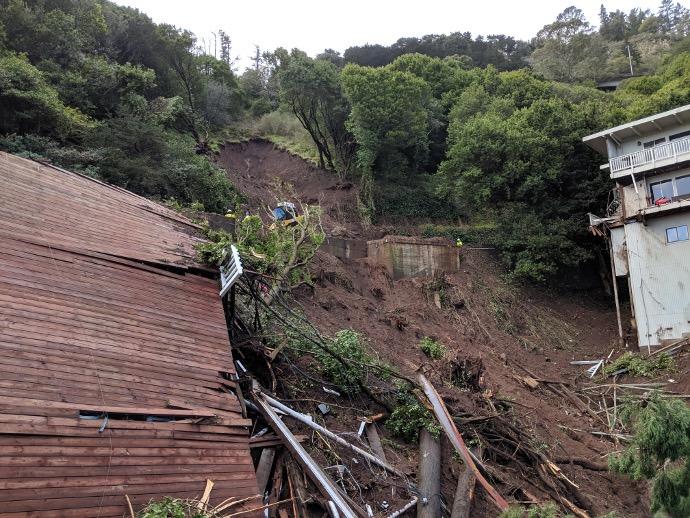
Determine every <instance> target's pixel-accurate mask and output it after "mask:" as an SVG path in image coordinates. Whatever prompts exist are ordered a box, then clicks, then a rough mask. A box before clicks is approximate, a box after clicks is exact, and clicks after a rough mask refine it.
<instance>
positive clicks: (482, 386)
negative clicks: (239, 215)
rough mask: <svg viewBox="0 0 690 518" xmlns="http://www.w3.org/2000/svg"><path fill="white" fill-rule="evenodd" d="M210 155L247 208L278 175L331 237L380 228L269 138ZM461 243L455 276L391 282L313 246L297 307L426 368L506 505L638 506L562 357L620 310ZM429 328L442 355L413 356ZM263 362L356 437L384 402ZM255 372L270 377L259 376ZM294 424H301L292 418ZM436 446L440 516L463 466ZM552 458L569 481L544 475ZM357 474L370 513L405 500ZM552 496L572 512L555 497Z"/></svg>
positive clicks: (403, 368) (403, 363) (607, 326)
mask: <svg viewBox="0 0 690 518" xmlns="http://www.w3.org/2000/svg"><path fill="white" fill-rule="evenodd" d="M219 163H220V165H222V166H223V167H224V168H226V170H227V171H228V175H229V178H230V179H231V181H232V182H233V183H234V184H235V185H236V186H237V187H238V188H239V189H240V190H242V191H243V192H244V193H245V194H246V196H247V198H248V199H249V206H248V210H249V211H250V212H253V211H263V210H264V207H267V206H269V205H271V204H272V203H273V201H274V197H273V195H272V194H271V191H272V187H273V186H275V185H276V179H279V180H280V182H287V183H290V184H291V185H292V186H293V188H294V196H295V197H296V198H297V199H299V200H302V201H304V202H308V203H319V204H321V205H322V208H323V211H324V218H323V224H324V227H325V230H326V233H327V234H337V235H345V236H350V237H354V238H359V239H364V238H365V237H380V236H381V235H382V234H383V233H384V232H385V229H381V228H376V227H373V228H369V229H366V230H364V229H363V228H362V227H361V226H360V225H359V224H358V223H357V218H356V211H355V199H356V198H355V196H356V192H355V187H353V186H351V185H348V184H343V183H342V182H340V181H339V180H338V179H337V178H336V177H335V176H334V175H333V174H332V173H328V172H325V171H321V170H319V169H318V168H315V167H312V166H310V165H307V164H306V163H304V162H302V161H301V160H300V159H299V158H296V157H293V156H290V155H288V154H287V153H285V152H283V151H280V150H277V149H275V148H274V147H273V145H272V144H270V143H267V142H262V141H250V142H247V143H243V144H230V145H227V146H225V148H224V149H223V150H222V152H221V153H220V156H219ZM460 253H461V268H460V271H458V272H455V273H450V274H440V275H435V276H433V277H414V278H403V279H393V278H392V276H391V275H390V272H388V271H387V270H386V269H385V267H383V266H382V265H381V264H378V263H377V262H376V261H374V260H372V259H371V258H366V257H364V258H360V259H354V260H344V259H339V258H336V257H334V256H332V255H330V254H329V253H327V252H325V251H320V252H318V253H317V256H316V257H315V260H314V261H313V264H312V278H313V280H314V284H313V286H311V287H310V286H303V287H301V288H300V289H298V290H297V291H296V292H295V293H294V297H295V307H296V308H301V310H302V311H303V312H304V315H306V316H307V317H308V319H309V321H311V322H312V323H313V324H314V325H316V326H317V327H318V329H319V331H320V332H321V333H323V334H324V335H328V336H333V335H334V334H335V333H337V332H338V331H341V330H344V329H352V330H354V331H356V332H358V333H359V334H360V335H361V336H362V337H363V338H364V341H365V344H366V347H367V348H368V349H369V350H370V352H371V354H372V355H374V356H375V357H377V358H379V359H380V360H381V361H382V362H384V363H387V364H390V365H392V366H394V367H396V368H397V369H398V370H399V371H400V372H401V373H403V374H404V375H406V376H410V377H413V376H414V373H415V372H418V371H423V372H425V373H426V375H427V376H428V377H429V379H430V380H432V382H433V383H434V384H435V386H436V387H437V388H438V390H439V392H440V393H441V395H442V396H443V398H444V400H445V402H446V404H447V405H448V406H449V409H450V410H451V412H452V414H453V416H454V417H456V418H457V422H458V423H459V425H460V430H461V432H462V433H463V436H464V437H465V440H466V441H468V443H470V444H472V445H474V446H475V447H476V449H477V451H478V452H479V454H480V455H481V458H482V459H483V462H484V463H485V466H486V468H487V470H488V474H489V478H490V479H491V480H492V482H493V483H494V484H495V485H496V487H497V488H498V490H499V491H500V492H501V493H502V494H503V495H504V496H505V497H506V498H507V499H509V500H510V501H513V502H522V503H525V502H534V501H536V502H540V503H543V502H548V501H554V500H556V501H558V500H557V499H558V498H559V497H561V498H564V499H565V500H566V501H567V502H569V503H571V504H573V505H574V506H575V507H577V508H578V509H582V510H584V511H585V512H587V513H588V515H589V516H600V515H603V514H606V513H608V512H611V511H617V512H618V513H619V515H622V516H647V515H648V511H647V504H646V501H647V497H646V491H647V489H646V487H645V486H644V485H643V484H640V483H634V482H631V481H630V480H628V479H627V478H624V477H621V476H618V475H614V474H611V473H609V472H608V471H607V469H606V462H607V455H608V454H609V453H611V452H612V451H615V450H617V449H618V445H617V444H616V442H615V441H614V440H611V439H610V438H609V437H608V436H607V435H595V434H593V433H591V432H592V431H602V432H603V433H604V434H605V433H606V426H605V425H604V421H603V419H602V418H601V416H600V415H598V414H596V413H595V412H594V411H592V410H591V409H590V407H589V406H588V405H586V404H584V401H583V396H581V395H578V389H579V387H580V386H581V385H582V384H583V383H584V382H585V381H586V378H584V377H583V368H582V367H577V366H571V365H570V364H569V362H570V361H571V360H581V359H596V358H600V357H602V355H604V356H605V355H607V354H608V353H609V351H611V350H612V349H614V348H615V347H616V345H615V336H616V335H615V315H614V313H613V311H612V310H611V309H610V308H609V306H608V305H607V303H606V301H605V300H598V299H597V298H596V297H588V298H587V299H586V300H585V299H584V298H578V297H576V296H575V297H574V296H572V295H559V294H555V293H549V292H546V291H542V290H537V289H534V288H525V287H518V286H515V285H512V284H510V283H508V282H506V281H505V280H504V279H503V272H502V270H501V267H500V266H499V263H498V261H497V260H496V259H495V257H493V255H492V253H493V252H492V251H491V250H482V249H478V248H473V247H470V246H465V247H463V249H462V250H461V252H460ZM424 338H430V339H432V340H434V341H436V342H437V343H440V344H442V345H443V347H444V348H445V352H444V354H443V355H442V357H441V358H438V359H432V358H430V357H429V356H428V355H426V354H425V353H424V352H422V350H421V349H420V341H422V340H423V339H424ZM240 354H246V358H247V360H248V361H249V362H250V363H253V365H254V366H255V368H257V369H262V368H265V367H262V362H257V361H252V359H255V354H256V350H255V349H254V350H245V351H244V353H243V352H242V350H241V348H240ZM614 354H618V353H614ZM266 365H268V362H267V363H266ZM270 368H271V369H272V373H271V378H272V381H267V384H271V383H272V384H274V386H275V391H276V393H277V394H279V395H280V396H282V397H283V398H285V399H284V401H289V402H290V403H289V404H290V405H291V406H292V407H293V408H296V409H298V410H300V411H302V412H305V413H310V414H313V415H314V414H316V405H317V404H319V403H326V404H327V405H329V407H330V412H328V413H327V415H325V416H319V419H321V418H322V419H323V423H324V425H325V426H327V427H328V428H329V429H331V430H333V431H336V432H342V433H350V434H355V433H356V431H357V428H358V426H359V424H360V420H359V419H360V418H361V417H362V416H371V415H375V414H378V413H380V412H382V410H384V409H382V407H381V406H380V405H378V404H377V403H376V402H374V401H372V399H371V398H369V397H366V396H364V395H362V394H353V395H350V396H346V395H340V396H337V395H334V394H331V393H328V392H325V391H324V390H323V386H326V385H327V384H326V385H324V383H323V382H322V381H323V380H322V378H321V377H320V371H319V366H318V362H317V361H316V360H315V358H314V357H313V356H312V355H311V354H309V353H305V354H303V355H299V354H298V355H294V354H293V355H285V356H278V357H277V359H276V360H275V361H273V362H272V364H271V366H270ZM261 376H264V378H265V379H267V380H268V379H269V376H268V374H267V373H265V372H264V373H263V374H259V377H261ZM317 415H318V414H317ZM378 428H379V433H380V434H381V436H382V442H383V446H384V450H385V454H386V456H387V458H388V460H389V461H390V462H391V463H393V464H394V465H395V466H397V467H398V468H400V469H403V470H404V471H405V472H406V473H407V474H408V475H409V476H410V477H411V479H414V478H415V471H416V467H417V445H416V444H414V443H406V442H404V441H402V440H400V439H399V438H396V437H395V436H394V434H392V433H391V431H390V430H389V429H388V427H387V426H386V421H383V422H382V423H380V425H379V427H378ZM293 431H296V432H299V433H308V432H309V430H308V428H306V427H300V426H295V427H294V429H293ZM307 443H308V444H307V446H308V448H309V451H311V452H312V455H314V457H315V459H317V460H318V461H320V462H321V463H322V465H323V466H329V465H333V464H334V463H335V464H339V463H341V462H342V463H343V464H348V465H350V467H351V468H352V465H351V464H349V462H348V461H347V459H345V458H344V457H343V459H345V460H343V459H340V460H337V461H336V460H334V459H333V458H332V457H331V456H330V455H329V454H328V451H327V450H326V449H324V448H323V446H322V445H320V444H319V440H318V439H317V438H315V437H314V436H312V439H311V441H307ZM442 447H443V454H442V457H443V462H442V466H443V477H442V497H443V502H444V505H445V506H446V507H445V509H446V510H447V512H444V515H448V513H449V509H450V506H452V502H453V496H454V493H455V486H456V483H457V477H458V474H459V473H460V472H461V471H462V469H463V468H462V464H461V463H460V461H459V459H458V457H457V456H455V455H454V454H453V449H452V447H451V446H450V445H449V443H448V442H447V441H446V440H445V439H444V440H443V441H442ZM548 462H553V463H554V465H556V466H557V467H558V468H557V469H560V470H562V475H565V477H567V480H568V481H569V483H565V484H564V483H563V481H562V480H563V479H561V480H556V479H558V478H559V477H557V476H554V473H553V472H551V473H547V472H545V471H544V470H545V469H546V468H545V466H548ZM353 472H354V473H358V477H360V478H359V479H358V480H359V482H360V484H361V487H359V488H358V489H359V491H360V493H361V494H363V495H364V498H363V500H366V501H367V502H368V503H370V504H371V505H372V506H374V504H376V506H377V509H376V510H377V511H379V512H382V510H383V509H384V508H387V509H396V508H399V507H400V506H402V505H404V503H405V502H406V501H407V500H409V495H408V494H407V493H405V491H404V490H401V489H398V490H397V492H396V491H395V490H394V489H393V490H391V487H390V485H386V484H382V483H381V482H380V481H378V480H377V479H376V477H373V476H371V474H369V475H367V473H366V472H365V471H362V470H360V471H359V472H357V471H356V470H355V469H354V468H353ZM348 487H350V486H348ZM350 489H352V487H350ZM384 502H385V505H384ZM558 503H559V505H560V506H561V507H562V508H564V509H567V504H564V502H563V500H561V501H558ZM386 506H388V507H386ZM381 515H382V516H383V515H384V514H381ZM496 515H497V511H496V508H495V507H494V505H493V504H492V503H491V501H490V500H489V499H488V497H487V495H486V493H485V492H484V491H483V490H481V489H477V492H476V498H475V501H474V507H473V511H472V514H471V516H496Z"/></svg>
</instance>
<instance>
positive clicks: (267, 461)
mask: <svg viewBox="0 0 690 518" xmlns="http://www.w3.org/2000/svg"><path fill="white" fill-rule="evenodd" d="M275 456H276V450H275V448H264V449H263V450H262V451H261V458H260V459H259V465H258V466H257V468H256V483H257V485H258V487H259V494H260V495H263V494H264V493H265V492H266V486H267V485H268V479H269V476H270V474H271V468H272V467H273V459H274V458H275Z"/></svg>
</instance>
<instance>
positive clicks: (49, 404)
mask: <svg viewBox="0 0 690 518" xmlns="http://www.w3.org/2000/svg"><path fill="white" fill-rule="evenodd" d="M0 404H4V405H17V406H29V407H31V406H37V407H39V408H65V409H74V410H81V411H85V412H109V413H111V414H132V415H158V416H186V417H216V416H217V414H215V413H213V412H211V411H210V410H204V409H196V410H175V409H172V408H146V407H126V406H111V405H78V404H74V403H61V402H59V401H45V400H41V399H30V398H16V397H11V396H0Z"/></svg>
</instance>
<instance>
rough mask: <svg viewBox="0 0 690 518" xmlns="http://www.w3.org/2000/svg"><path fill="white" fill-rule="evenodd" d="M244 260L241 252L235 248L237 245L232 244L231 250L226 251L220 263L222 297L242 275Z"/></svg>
mask: <svg viewBox="0 0 690 518" xmlns="http://www.w3.org/2000/svg"><path fill="white" fill-rule="evenodd" d="M243 271H244V270H243V269H242V261H240V253H239V252H238V251H237V248H235V245H230V251H229V252H226V258H225V259H224V260H223V263H222V264H221V265H220V297H221V298H223V296H225V294H226V293H227V292H228V291H229V290H230V288H232V285H233V284H235V281H237V279H239V278H240V275H242V272H243Z"/></svg>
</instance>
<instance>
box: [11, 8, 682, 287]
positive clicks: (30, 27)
mask: <svg viewBox="0 0 690 518" xmlns="http://www.w3.org/2000/svg"><path fill="white" fill-rule="evenodd" d="M689 31H690V16H689V14H688V10H687V9H686V8H684V7H682V6H681V5H680V4H673V3H672V2H670V1H669V0H664V1H663V2H662V4H661V6H660V7H659V9H658V10H657V11H656V12H651V11H648V10H641V9H633V10H632V11H630V12H628V13H624V12H621V11H614V12H608V11H606V9H605V8H603V7H602V11H601V16H600V25H599V27H598V29H595V28H594V27H592V26H591V25H590V24H589V23H588V22H587V20H586V19H585V18H584V16H583V14H582V12H581V11H580V10H579V9H577V8H575V7H569V8H568V9H566V10H565V11H564V12H563V13H561V14H560V15H559V16H558V19H557V20H555V21H554V22H553V23H551V24H548V25H546V26H545V27H544V28H543V29H542V30H541V31H539V33H538V34H537V35H536V36H535V38H534V39H533V40H532V41H529V42H524V41H518V40H515V39H514V38H511V37H509V36H505V35H495V36H489V37H486V38H482V37H474V38H473V37H472V36H471V35H470V34H469V33H453V34H450V35H428V36H424V37H422V38H402V39H400V40H398V42H396V43H395V44H393V45H391V46H389V47H386V46H380V45H365V46H361V47H352V48H350V49H347V50H346V51H345V52H344V54H343V55H342V56H341V55H340V54H339V53H337V52H335V51H333V50H326V51H324V53H322V54H320V55H319V56H317V57H316V58H312V57H309V56H307V55H306V54H305V53H304V52H302V51H300V50H299V49H293V50H291V51H288V50H286V49H283V48H279V49H276V50H274V51H270V52H268V51H265V52H261V51H260V49H257V53H256V57H255V60H254V63H253V66H252V67H250V68H249V69H247V70H246V71H245V72H244V73H242V74H241V75H238V74H237V72H236V71H235V70H234V62H233V58H232V46H231V40H230V37H229V36H228V35H227V34H225V33H223V32H222V31H220V32H219V42H218V43H219V44H218V45H217V47H218V49H219V51H218V53H217V55H211V54H210V53H209V51H207V50H205V49H203V48H201V46H200V45H199V44H198V43H197V40H196V38H195V36H194V35H192V34H191V33H189V32H188V31H185V30H183V29H179V28H175V27H172V26H169V25H165V24H155V23H153V22H152V21H151V19H150V18H148V17H147V16H146V15H145V14H142V13H140V12H139V11H136V10H133V9H130V8H126V7H120V6H116V5H115V4H113V3H111V2H108V1H106V0H79V1H67V0H40V1H39V0H26V1H22V0H4V1H2V2H0V149H3V150H7V151H10V152H15V153H20V154H22V155H24V156H30V157H33V158H39V159H44V160H49V161H51V162H53V163H56V164H58V165H61V166H64V167H68V168H71V169H74V170H78V171H82V172H84V173H86V174H89V175H93V176H96V177H98V178H101V179H104V180H106V181H109V182H112V183H115V184H118V185H121V186H124V187H126V188H128V189H131V190H133V191H135V192H138V193H141V194H144V195H147V196H152V197H157V198H159V199H166V198H176V199H177V200H178V201H179V202H181V203H182V204H191V203H193V202H196V203H201V204H203V205H204V207H205V209H206V210H209V211H216V212H221V211H223V210H225V209H226V208H228V207H230V206H233V205H234V204H236V202H237V200H236V194H235V191H234V189H233V187H232V185H231V184H230V183H229V181H228V180H227V178H226V176H225V174H224V173H223V172H222V171H221V170H220V169H219V168H218V167H216V166H215V165H214V164H213V162H212V161H210V160H209V159H208V155H209V152H210V151H211V149H213V148H214V145H215V143H217V142H219V141H220V140H221V136H226V135H230V134H234V135H237V134H238V133H239V134H245V135H256V134H260V135H264V136H265V137H267V138H270V139H272V140H273V141H275V142H277V143H278V144H279V145H281V146H282V147H286V148H288V149H292V150H294V151H296V152H298V153H299V154H300V155H301V156H305V157H308V158H312V159H313V160H315V161H316V162H317V163H319V164H320V165H321V166H322V167H323V168H325V169H329V170H331V171H332V172H333V174H335V175H337V176H338V177H339V178H340V179H341V180H347V181H353V182H355V183H356V184H357V185H358V187H359V196H358V200H359V201H358V210H359V214H360V216H361V218H362V220H363V221H364V222H365V223H375V222H377V221H398V222H400V221H403V222H406V223H407V222H409V219H410V218H412V219H413V220H414V221H417V220H424V221H426V222H431V223H435V224H433V225H428V226H427V227H426V233H427V234H429V235H432V234H435V233H436V234H442V235H449V236H454V237H459V238H461V239H464V240H470V241H475V242H482V243H485V244H487V245H490V246H495V247H496V248H498V249H499V251H500V252H501V255H502V257H503V259H504V262H505V264H506V266H507V267H508V269H509V270H510V271H511V272H512V273H513V275H515V276H516V277H520V278H526V279H531V280H538V281H544V280H551V279H554V278H557V277H558V275H559V274H560V273H562V272H563V271H564V268H566V267H568V268H569V267H573V266H581V265H592V264H596V262H595V261H594V260H595V259H596V255H597V254H598V253H601V251H598V250H597V248H596V246H595V245H594V244H593V242H592V241H590V239H589V238H588V236H587V234H586V232H585V222H586V218H585V216H586V213H587V212H594V213H601V212H602V211H603V210H604V208H605V206H606V202H607V196H608V191H609V189H610V187H611V186H610V182H609V181H608V179H607V178H606V176H605V175H603V174H601V173H600V172H599V169H598V166H599V163H600V162H601V160H602V158H601V157H598V156H595V154H594V153H593V152H591V151H589V150H587V149H585V148H584V146H583V145H582V143H581V138H582V137H583V136H584V135H586V134H588V133H591V132H595V131H598V130H600V129H602V128H604V127H607V126H610V125H613V124H617V123H620V122H623V121H626V120H629V119H633V118H635V117H639V116H644V115H647V114H650V113H653V112H656V111H659V110H664V109H669V108H673V107H676V106H679V105H682V104H686V103H688V102H690V88H689V86H690V84H689V83H690V54H689V53H688V52H687V51H688V50H690V39H689V38H688V32H689ZM628 50H629V51H630V57H631V59H632V62H633V67H634V69H635V72H636V74H640V73H643V74H645V75H643V76H640V77H634V78H630V79H627V80H626V81H625V82H624V84H623V86H622V87H621V88H620V89H619V90H618V91H617V92H616V93H615V94H605V93H603V92H600V91H598V90H597V89H596V88H594V82H593V81H595V80H598V79H603V78H607V77H613V76H621V75H625V74H629V67H630V65H629V61H628Z"/></svg>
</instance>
